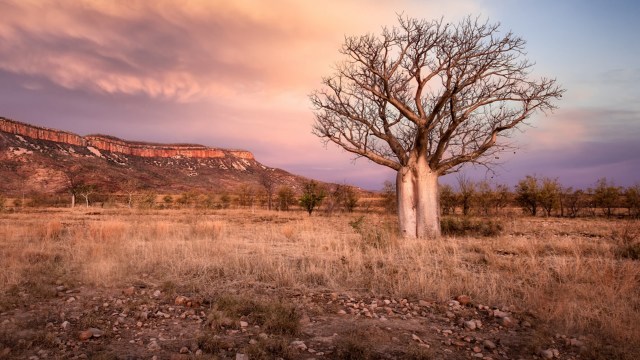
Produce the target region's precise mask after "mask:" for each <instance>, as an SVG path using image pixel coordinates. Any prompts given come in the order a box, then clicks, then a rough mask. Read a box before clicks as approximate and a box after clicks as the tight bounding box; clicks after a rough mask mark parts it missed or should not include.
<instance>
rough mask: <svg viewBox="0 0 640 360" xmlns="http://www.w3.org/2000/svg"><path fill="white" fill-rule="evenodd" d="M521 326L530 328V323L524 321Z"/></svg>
mask: <svg viewBox="0 0 640 360" xmlns="http://www.w3.org/2000/svg"><path fill="white" fill-rule="evenodd" d="M522 326H524V327H531V323H530V322H528V321H526V320H525V321H523V322H522Z"/></svg>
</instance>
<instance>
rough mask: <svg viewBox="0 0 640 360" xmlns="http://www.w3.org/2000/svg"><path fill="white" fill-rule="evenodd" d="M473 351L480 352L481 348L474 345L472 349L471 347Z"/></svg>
mask: <svg viewBox="0 0 640 360" xmlns="http://www.w3.org/2000/svg"><path fill="white" fill-rule="evenodd" d="M471 350H472V351H473V352H474V353H481V352H482V349H481V348H480V347H479V346H474V347H473V349H471Z"/></svg>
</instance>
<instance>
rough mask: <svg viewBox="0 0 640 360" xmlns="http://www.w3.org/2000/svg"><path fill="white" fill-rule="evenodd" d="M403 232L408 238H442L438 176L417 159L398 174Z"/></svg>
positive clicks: (399, 209) (399, 208)
mask: <svg viewBox="0 0 640 360" xmlns="http://www.w3.org/2000/svg"><path fill="white" fill-rule="evenodd" d="M396 192H397V197H398V219H399V223H400V232H401V234H402V235H403V236H404V237H406V238H436V237H438V236H440V207H439V202H438V174H436V173H435V172H433V171H431V169H430V168H429V166H428V164H427V162H426V160H425V159H420V158H418V159H417V160H416V161H414V162H412V163H411V164H410V165H408V166H405V167H403V168H402V169H400V170H399V171H398V175H397V178H396Z"/></svg>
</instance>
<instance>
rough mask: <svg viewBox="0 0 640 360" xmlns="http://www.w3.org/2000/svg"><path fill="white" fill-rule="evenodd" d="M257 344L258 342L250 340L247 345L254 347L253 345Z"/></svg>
mask: <svg viewBox="0 0 640 360" xmlns="http://www.w3.org/2000/svg"><path fill="white" fill-rule="evenodd" d="M257 343H258V340H256V339H251V340H249V344H250V345H255V344H257Z"/></svg>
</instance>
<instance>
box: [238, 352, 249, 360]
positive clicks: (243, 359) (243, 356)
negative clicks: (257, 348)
mask: <svg viewBox="0 0 640 360" xmlns="http://www.w3.org/2000/svg"><path fill="white" fill-rule="evenodd" d="M236 360H249V356H248V355H247V354H241V353H236Z"/></svg>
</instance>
